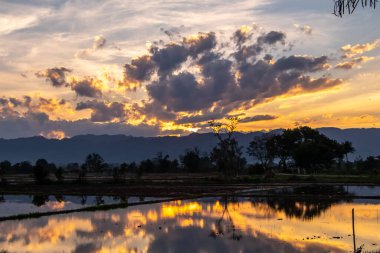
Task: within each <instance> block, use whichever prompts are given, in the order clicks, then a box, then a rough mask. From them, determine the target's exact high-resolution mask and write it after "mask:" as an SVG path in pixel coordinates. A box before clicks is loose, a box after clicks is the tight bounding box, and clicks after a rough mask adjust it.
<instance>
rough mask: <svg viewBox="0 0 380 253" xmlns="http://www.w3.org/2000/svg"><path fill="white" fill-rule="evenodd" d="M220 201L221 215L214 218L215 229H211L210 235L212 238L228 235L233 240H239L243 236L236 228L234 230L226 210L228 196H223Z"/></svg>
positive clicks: (232, 222)
mask: <svg viewBox="0 0 380 253" xmlns="http://www.w3.org/2000/svg"><path fill="white" fill-rule="evenodd" d="M222 202H223V212H222V217H220V218H219V219H218V220H216V222H215V229H213V230H212V231H211V233H210V236H211V237H213V238H217V237H224V236H229V238H230V239H232V240H234V241H240V240H241V239H242V237H243V236H242V234H241V233H240V232H239V231H238V230H236V227H235V224H234V221H233V219H232V216H231V214H230V212H229V210H228V203H229V202H230V201H229V199H228V197H227V196H224V197H223V199H222Z"/></svg>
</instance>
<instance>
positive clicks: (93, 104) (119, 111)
mask: <svg viewBox="0 0 380 253" xmlns="http://www.w3.org/2000/svg"><path fill="white" fill-rule="evenodd" d="M85 109H91V110H92V113H91V121H93V122H107V121H112V120H117V121H122V120H125V117H126V110H125V106H124V104H122V103H119V102H112V103H110V104H106V103H105V102H103V101H96V100H92V101H86V102H80V103H78V104H77V106H76V110H78V111H79V110H85Z"/></svg>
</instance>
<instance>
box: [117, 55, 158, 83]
mask: <svg viewBox="0 0 380 253" xmlns="http://www.w3.org/2000/svg"><path fill="white" fill-rule="evenodd" d="M124 68H125V75H126V79H128V80H136V81H140V82H141V81H145V80H148V79H149V78H150V76H151V75H152V73H153V71H154V70H155V68H156V65H155V63H154V62H153V61H152V57H151V56H149V55H143V56H141V57H138V58H135V59H132V61H131V63H130V64H126V65H125V66H124Z"/></svg>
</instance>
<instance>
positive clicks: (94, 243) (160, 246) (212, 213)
mask: <svg viewBox="0 0 380 253" xmlns="http://www.w3.org/2000/svg"><path fill="white" fill-rule="evenodd" d="M352 208H355V220H356V223H355V226H356V240H357V245H358V246H360V245H364V249H365V250H378V249H380V244H379V242H380V233H379V231H380V223H379V222H380V221H379V210H380V203H379V202H375V203H365V201H354V202H350V203H349V202H337V203H333V202H325V201H324V202H318V201H316V202H315V203H312V202H307V201H306V202H305V201H292V200H285V201H281V200H277V201H275V200H265V199H254V198H227V197H224V198H207V199H198V200H188V201H172V202H165V203H161V204H151V205H141V206H134V207H128V208H125V209H115V210H112V211H97V212H82V213H73V214H70V215H56V216H50V217H42V218H38V219H28V220H21V221H5V222H1V223H0V230H1V231H2V233H1V234H0V249H6V250H8V251H10V252H350V251H352V249H353V246H352V236H351V234H352V223H351V210H352Z"/></svg>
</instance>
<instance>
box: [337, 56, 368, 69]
mask: <svg viewBox="0 0 380 253" xmlns="http://www.w3.org/2000/svg"><path fill="white" fill-rule="evenodd" d="M374 59H375V58H374V57H368V56H360V57H357V58H353V59H352V60H350V61H344V62H339V63H338V64H336V65H335V68H336V69H345V70H349V69H353V68H354V67H356V66H358V64H360V63H365V62H368V61H371V60H374Z"/></svg>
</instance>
